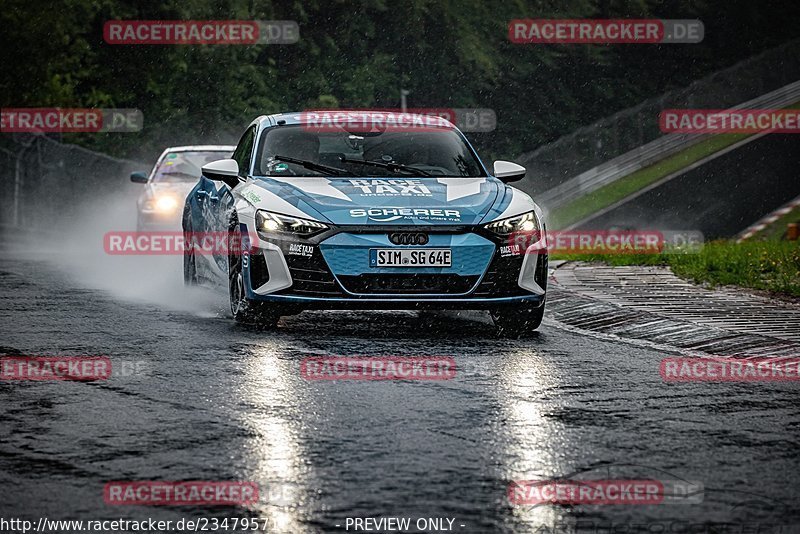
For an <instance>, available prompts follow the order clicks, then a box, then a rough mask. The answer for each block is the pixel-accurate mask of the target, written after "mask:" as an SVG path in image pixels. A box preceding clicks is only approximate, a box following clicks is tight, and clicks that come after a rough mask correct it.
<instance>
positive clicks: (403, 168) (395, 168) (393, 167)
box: [339, 156, 433, 176]
mask: <svg viewBox="0 0 800 534" xmlns="http://www.w3.org/2000/svg"><path fill="white" fill-rule="evenodd" d="M339 160H340V161H342V162H344V163H359V164H361V165H372V166H373V167H382V168H384V169H389V170H390V171H392V172H407V173H409V174H413V175H415V176H433V175H432V174H431V173H429V172H427V171H423V170H422V169H417V168H416V167H409V166H408V165H403V164H402V163H394V162H390V163H387V162H384V161H372V160H369V159H351V158H346V157H344V156H339Z"/></svg>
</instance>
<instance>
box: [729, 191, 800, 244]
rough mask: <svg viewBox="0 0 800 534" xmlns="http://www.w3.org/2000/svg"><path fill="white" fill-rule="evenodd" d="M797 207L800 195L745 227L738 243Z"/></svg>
mask: <svg viewBox="0 0 800 534" xmlns="http://www.w3.org/2000/svg"><path fill="white" fill-rule="evenodd" d="M797 207H800V197H797V198H796V199H794V200H792V201H791V202H789V203H788V204H784V205H783V206H781V207H780V208H778V209H776V210H775V211H773V212H772V213H770V214H769V215H767V216H765V217H762V218H761V219H759V220H758V221H757V222H756V223H755V224H752V225H750V226H748V227H747V228H745V229H744V230H742V231H741V232H740V233H739V236H738V237H737V239H736V242H737V243H741V242H742V241H745V240H747V239H750V238H751V237H753V236H754V235H756V234H757V233H758V232H760V231H761V230H763V229H764V228H766V227H767V226H769V225H770V224H772V223H774V222H775V221H777V220H778V219H780V218H781V217H783V216H784V215H786V214H787V213H789V212H790V211H792V210H793V209H795V208H797Z"/></svg>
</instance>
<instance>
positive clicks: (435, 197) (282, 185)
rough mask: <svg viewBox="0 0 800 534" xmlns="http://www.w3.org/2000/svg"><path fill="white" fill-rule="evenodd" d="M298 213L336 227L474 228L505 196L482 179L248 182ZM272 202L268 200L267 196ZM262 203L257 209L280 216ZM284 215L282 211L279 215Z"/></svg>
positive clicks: (267, 203) (500, 188) (487, 179)
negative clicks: (423, 226)
mask: <svg viewBox="0 0 800 534" xmlns="http://www.w3.org/2000/svg"><path fill="white" fill-rule="evenodd" d="M253 185H255V186H257V187H258V188H259V189H264V190H267V191H269V192H270V193H273V194H274V196H275V197H279V199H280V201H281V202H283V201H285V202H288V203H290V204H292V205H293V206H294V207H296V208H297V209H299V210H300V211H302V212H304V213H307V214H308V215H310V216H312V217H314V218H317V219H319V220H323V221H324V220H327V221H330V222H331V223H333V224H337V225H348V224H370V225H398V224H418V225H434V224H477V223H479V222H481V221H482V220H483V219H484V218H485V217H486V215H487V213H489V211H490V210H492V207H493V206H495V205H496V203H497V202H498V197H501V200H502V197H503V196H504V195H503V194H500V193H501V192H503V193H504V188H505V184H503V183H502V182H500V181H499V180H497V179H496V178H492V177H481V178H435V177H431V178H427V177H400V178H338V177H337V178H324V177H322V178H317V177H315V178H299V177H298V178H288V177H287V178H279V177H268V178H259V179H258V180H257V181H255V182H254V183H253ZM269 197H272V198H273V200H276V199H274V197H273V196H272V195H269ZM270 204H271V203H270V199H269V198H265V199H264V201H263V202H259V203H258V207H259V208H263V209H268V210H270V209H272V210H275V211H277V212H279V213H280V212H282V210H281V207H280V203H278V202H277V200H276V202H275V204H276V205H274V206H271V205H270ZM283 212H284V213H285V211H283Z"/></svg>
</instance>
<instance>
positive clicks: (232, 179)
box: [203, 159, 240, 189]
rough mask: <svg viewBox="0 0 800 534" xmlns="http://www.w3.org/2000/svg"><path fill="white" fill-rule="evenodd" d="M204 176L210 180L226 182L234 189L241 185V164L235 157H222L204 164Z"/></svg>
mask: <svg viewBox="0 0 800 534" xmlns="http://www.w3.org/2000/svg"><path fill="white" fill-rule="evenodd" d="M203 176H205V177H206V178H208V179H209V180H215V181H217V182H224V183H225V185H227V186H228V187H230V188H231V189H233V188H234V187H236V186H237V185H239V183H240V181H239V164H238V163H236V160H235V159H221V160H218V161H212V162H211V163H206V164H205V165H203Z"/></svg>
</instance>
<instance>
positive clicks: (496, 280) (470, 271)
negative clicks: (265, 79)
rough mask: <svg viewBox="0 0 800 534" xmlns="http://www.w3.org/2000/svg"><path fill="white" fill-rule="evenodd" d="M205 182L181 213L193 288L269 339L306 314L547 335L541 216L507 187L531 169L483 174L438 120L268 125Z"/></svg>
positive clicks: (312, 118)
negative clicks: (367, 314) (467, 316)
mask: <svg viewBox="0 0 800 534" xmlns="http://www.w3.org/2000/svg"><path fill="white" fill-rule="evenodd" d="M202 170H203V173H202V174H203V175H202V177H201V178H200V181H199V182H198V183H197V185H196V186H195V187H194V189H193V190H192V191H191V192H190V193H189V195H188V197H187V199H186V205H185V208H184V212H183V229H184V233H185V241H186V243H187V253H186V255H185V257H184V280H185V282H186V284H189V285H192V284H197V283H200V282H203V283H205V282H217V283H220V282H221V283H224V284H225V285H226V286H227V287H228V292H229V295H230V303H231V310H232V312H233V317H234V319H235V320H236V321H239V322H244V323H257V324H260V325H262V326H263V325H266V326H274V325H275V324H276V323H277V321H278V319H279V318H280V316H281V315H291V314H296V313H299V312H300V311H302V310H307V309H374V310H387V309H419V310H422V309H451V310H488V311H489V312H491V315H492V317H493V320H494V322H495V324H496V325H497V327H498V329H499V330H500V331H501V332H506V333H510V334H524V333H525V332H529V331H532V330H534V329H536V328H537V327H538V326H539V324H540V323H541V320H542V315H543V313H544V305H545V290H546V283H547V252H546V247H544V246H542V244H543V242H544V240H545V227H544V222H543V220H542V211H541V209H540V208H539V207H538V206H537V205H536V204H535V203H534V202H533V200H532V199H531V197H530V196H528V195H527V194H525V193H523V192H522V191H520V190H518V189H515V188H513V187H511V186H509V185H507V183H508V182H513V181H516V180H519V179H520V178H522V177H523V176H524V174H525V169H524V167H521V166H519V165H516V164H514V163H511V162H507V161H496V162H494V165H493V167H492V169H491V170H489V169H487V168H486V166H485V165H484V164H483V163H482V162H481V160H480V158H479V157H478V155H477V153H476V152H475V150H474V149H473V147H472V146H471V145H470V143H469V142H468V141H467V139H466V137H465V136H464V135H463V134H462V133H461V131H459V130H458V129H457V128H456V127H455V126H453V125H452V124H451V123H450V122H448V121H446V120H444V119H439V118H436V120H432V119H431V117H427V116H422V115H413V114H405V113H388V112H362V113H354V112H346V111H342V112H325V114H324V115H322V114H320V113H311V112H298V113H283V114H278V115H270V116H261V117H259V118H257V119H256V120H254V121H253V122H252V123H251V124H250V125H249V126H248V128H247V130H246V131H245V133H244V135H243V136H242V138H241V140H240V141H239V144H238V145H237V146H236V149H235V150H234V152H233V154H232V156H231V159H224V160H220V161H216V162H213V163H209V164H207V165H205V166H203V169H202ZM207 233H212V234H223V235H226V236H227V237H228V239H229V242H228V244H229V246H222V247H212V250H210V251H209V250H208V249H207V248H203V247H202V246H201V245H200V244H199V243H201V240H198V239H197V238H196V236H197V235H199V234H203V235H205V234H207ZM209 241H210V242H213V239H212V240H209ZM201 248H202V250H201Z"/></svg>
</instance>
